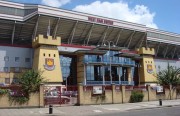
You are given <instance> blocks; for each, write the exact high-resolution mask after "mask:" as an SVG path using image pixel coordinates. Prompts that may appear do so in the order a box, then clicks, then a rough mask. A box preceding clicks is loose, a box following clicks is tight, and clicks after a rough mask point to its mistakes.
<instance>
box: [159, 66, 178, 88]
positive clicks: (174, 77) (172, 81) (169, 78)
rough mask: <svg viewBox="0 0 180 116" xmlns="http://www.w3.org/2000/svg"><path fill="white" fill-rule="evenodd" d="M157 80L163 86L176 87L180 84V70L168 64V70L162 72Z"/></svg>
mask: <svg viewBox="0 0 180 116" xmlns="http://www.w3.org/2000/svg"><path fill="white" fill-rule="evenodd" d="M157 80H158V83H159V84H161V85H172V86H176V85H178V84H180V68H176V67H174V66H170V65H169V63H168V66H167V69H165V70H161V71H159V73H158V74H157Z"/></svg>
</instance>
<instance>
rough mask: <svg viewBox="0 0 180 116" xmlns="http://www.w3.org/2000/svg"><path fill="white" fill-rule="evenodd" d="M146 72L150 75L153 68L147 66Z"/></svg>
mask: <svg viewBox="0 0 180 116" xmlns="http://www.w3.org/2000/svg"><path fill="white" fill-rule="evenodd" d="M147 72H148V73H150V74H152V73H153V68H152V65H151V64H147Z"/></svg>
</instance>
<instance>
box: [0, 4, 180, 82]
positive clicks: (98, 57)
mask: <svg viewBox="0 0 180 116" xmlns="http://www.w3.org/2000/svg"><path fill="white" fill-rule="evenodd" d="M179 58H180V35H179V34H175V33H171V32H166V31H162V30H158V29H152V28H148V27H146V26H145V25H141V24H136V23H131V22H126V21H121V20H116V19H111V18H106V17H101V16H97V15H91V14H86V13H81V12H75V11H69V10H63V9H58V8H53V7H48V6H43V5H36V4H20V3H14V2H7V1H0V72H1V73H0V84H2V85H8V84H13V83H18V78H17V77H18V75H19V74H20V73H21V72H23V71H24V70H27V69H32V68H33V69H36V70H43V71H44V73H43V76H44V77H45V78H46V79H48V81H49V83H50V84H66V85H77V83H83V84H84V85H108V84H112V83H115V84H119V85H145V84H154V82H155V81H156V77H155V74H156V72H158V71H159V70H162V69H165V68H166V67H167V64H168V62H169V63H170V65H172V66H175V67H180V61H179Z"/></svg>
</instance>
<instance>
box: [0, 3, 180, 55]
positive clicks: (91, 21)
mask: <svg viewBox="0 0 180 116" xmlns="http://www.w3.org/2000/svg"><path fill="white" fill-rule="evenodd" d="M48 29H49V31H48ZM0 30H1V31H0V42H1V44H3V43H4V44H19V45H20V44H23V45H24V44H26V45H30V44H31V41H32V39H33V38H34V37H35V36H37V35H38V34H43V35H47V33H49V34H50V35H52V36H53V37H56V36H60V37H61V38H62V43H64V44H77V45H84V46H97V45H103V44H104V43H105V44H107V41H112V42H111V44H114V45H116V46H118V47H125V48H127V49H135V48H139V47H141V46H149V47H153V48H155V49H156V53H157V54H156V56H157V57H164V58H166V57H168V58H179V54H180V53H179V52H180V50H179V49H180V35H178V34H174V33H170V32H165V31H161V30H157V29H151V28H147V27H146V26H145V25H141V24H136V23H131V22H126V21H121V20H117V19H112V18H106V17H101V16H97V15H92V14H86V13H81V12H75V11H69V10H63V9H58V8H54V7H48V6H43V5H35V4H20V3H14V2H7V1H0Z"/></svg>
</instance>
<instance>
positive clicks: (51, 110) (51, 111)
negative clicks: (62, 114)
mask: <svg viewBox="0 0 180 116" xmlns="http://www.w3.org/2000/svg"><path fill="white" fill-rule="evenodd" d="M52 113H53V106H52V105H49V114H52Z"/></svg>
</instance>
